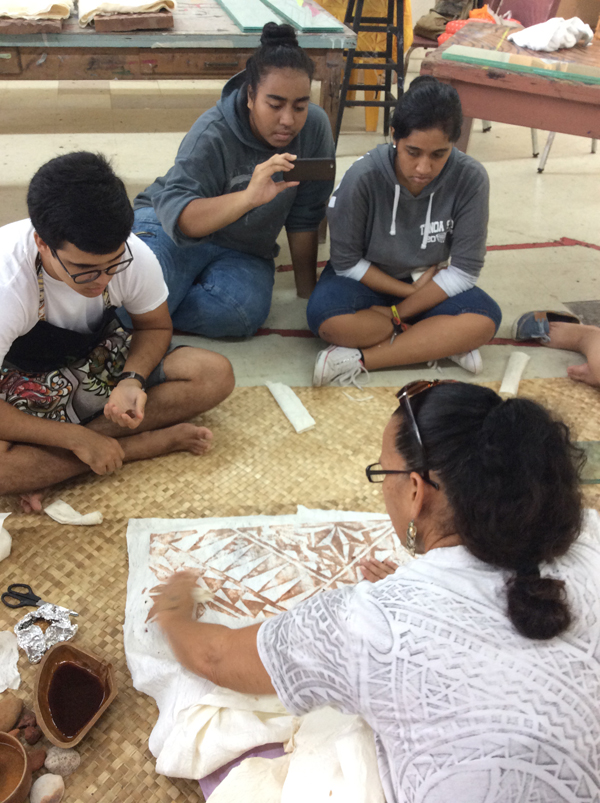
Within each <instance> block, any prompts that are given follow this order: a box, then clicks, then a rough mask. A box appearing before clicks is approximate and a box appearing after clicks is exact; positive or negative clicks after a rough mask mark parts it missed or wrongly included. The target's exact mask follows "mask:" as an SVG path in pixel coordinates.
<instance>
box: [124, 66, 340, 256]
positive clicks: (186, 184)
mask: <svg viewBox="0 0 600 803" xmlns="http://www.w3.org/2000/svg"><path fill="white" fill-rule="evenodd" d="M245 80H246V74H245V72H242V73H238V75H236V76H234V77H233V78H232V79H231V80H230V81H228V82H227V84H226V85H225V87H224V88H223V93H222V95H221V99H220V100H219V101H218V103H217V105H216V106H215V107H214V108H212V109H209V110H208V111H207V112H205V113H204V114H202V115H201V116H200V117H199V118H198V119H197V120H196V122H195V123H194V125H193V126H192V128H191V129H190V131H189V132H188V134H186V136H185V137H184V138H183V141H182V143H181V145H180V146H179V151H178V153H177V158H176V159H175V164H174V165H173V167H172V168H171V169H170V170H169V172H168V173H167V175H166V176H163V177H162V178H157V179H156V181H155V182H154V184H151V185H150V186H149V187H147V188H146V189H145V190H144V191H143V192H141V193H140V194H139V195H138V196H137V198H136V199H135V201H134V208H135V209H140V208H141V207H144V206H153V207H154V210H155V212H156V216H157V217H158V219H159V221H160V223H161V225H162V227H163V229H164V230H165V231H166V232H167V234H168V235H169V236H170V237H171V239H172V240H173V241H174V242H175V243H176V244H177V245H183V246H185V245H194V244H196V243H197V242H199V240H196V239H193V238H191V237H187V236H186V235H184V234H183V233H182V232H181V231H180V230H179V227H178V226H177V221H178V220H179V215H180V214H181V213H182V211H183V210H184V208H185V207H186V206H187V205H188V204H189V203H190V201H193V200H194V199H196V198H215V197H217V196H219V195H226V194H227V193H229V192H237V191H239V190H243V189H245V188H246V187H247V186H248V184H249V182H250V179H251V177H252V172H253V171H254V168H255V167H256V165H257V164H260V163H261V162H266V161H267V159H269V158H270V157H271V156H273V154H274V153H295V154H297V155H298V157H304V158H306V157H323V158H332V157H334V155H335V147H334V144H333V137H332V135H331V126H330V124H329V119H328V118H327V115H326V114H325V112H324V110H323V109H321V108H320V107H319V106H316V105H315V104H313V103H311V104H309V107H308V116H307V118H306V123H305V125H304V127H303V128H302V130H301V131H300V133H299V134H298V136H297V137H296V138H295V139H293V140H292V142H291V143H290V144H289V145H287V146H286V147H285V148H279V149H274V148H271V147H270V146H268V145H263V144H262V143H261V142H259V141H258V140H257V139H256V138H255V136H254V135H253V133H252V131H251V129H250V124H249V121H248V110H247V107H246V92H245V89H244V88H243V85H244V83H245ZM282 178H283V175H282V174H281V173H276V174H275V175H274V176H273V179H274V180H275V181H281V180H282ZM332 189H333V182H329V181H305V182H302V183H301V184H300V185H299V186H298V187H294V188H290V189H288V190H285V191H284V192H281V193H279V195H278V196H277V197H276V198H275V199H274V200H273V201H271V202H270V203H268V204H264V205H263V206H259V207H257V208H256V209H253V210H251V211H250V212H248V213H247V214H245V215H243V216H242V217H241V218H240V219H239V220H236V221H234V222H233V223H230V224H229V226H225V228H223V229H219V231H216V232H213V234H210V235H209V236H208V237H205V238H204V239H205V240H210V241H211V242H213V243H215V244H216V245H220V246H222V247H223V248H233V249H235V250H237V251H242V252H243V253H246V254H254V255H256V256H259V257H263V258H264V259H272V258H273V257H275V256H277V253H278V251H279V249H278V247H277V243H276V242H275V241H276V239H277V237H278V236H279V232H280V231H281V229H282V228H283V227H284V226H285V227H286V229H287V230H288V231H314V230H315V229H317V228H318V227H319V223H320V222H321V220H322V219H323V218H324V217H325V204H326V203H327V199H328V198H329V196H330V194H331V191H332Z"/></svg>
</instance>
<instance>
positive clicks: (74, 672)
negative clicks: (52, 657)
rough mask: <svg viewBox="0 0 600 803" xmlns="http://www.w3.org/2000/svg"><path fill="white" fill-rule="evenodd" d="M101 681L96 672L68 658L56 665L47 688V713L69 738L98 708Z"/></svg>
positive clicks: (100, 699)
mask: <svg viewBox="0 0 600 803" xmlns="http://www.w3.org/2000/svg"><path fill="white" fill-rule="evenodd" d="M105 696H106V694H105V689H104V684H103V683H102V681H101V680H100V678H98V677H97V676H96V675H94V674H93V673H92V672H90V671H89V669H84V668H83V667H82V666H78V665H77V664H75V663H72V662H71V661H65V663H64V664H59V665H58V666H57V667H56V670H55V671H54V674H53V675H52V679H51V680H50V686H49V687H48V707H49V709H50V716H51V717H52V721H53V722H54V724H55V725H56V727H57V728H58V730H59V731H60V732H61V733H62V734H63V736H66V737H67V738H71V737H73V736H76V735H77V734H78V733H79V731H80V730H81V729H82V728H83V726H84V725H87V723H88V722H89V721H90V719H91V718H92V717H93V716H94V714H96V713H97V712H98V711H99V710H100V706H101V705H102V703H103V702H104V698H105Z"/></svg>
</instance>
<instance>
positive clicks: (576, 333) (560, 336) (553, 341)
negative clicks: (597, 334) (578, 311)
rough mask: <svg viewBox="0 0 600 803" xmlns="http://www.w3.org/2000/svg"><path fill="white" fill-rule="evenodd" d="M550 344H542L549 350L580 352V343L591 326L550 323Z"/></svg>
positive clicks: (562, 322)
mask: <svg viewBox="0 0 600 803" xmlns="http://www.w3.org/2000/svg"><path fill="white" fill-rule="evenodd" d="M548 327H549V335H550V342H549V343H544V346H548V348H551V349H565V350H566V351H581V341H582V338H583V337H584V335H585V334H586V333H587V331H588V330H589V329H595V327H591V326H583V325H582V324H580V323H565V322H564V321H550V323H549V325H548Z"/></svg>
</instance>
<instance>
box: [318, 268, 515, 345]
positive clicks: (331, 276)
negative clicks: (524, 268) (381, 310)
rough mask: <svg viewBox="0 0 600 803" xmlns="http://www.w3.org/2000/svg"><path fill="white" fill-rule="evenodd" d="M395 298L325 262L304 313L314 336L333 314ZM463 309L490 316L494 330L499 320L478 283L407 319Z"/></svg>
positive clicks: (457, 312)
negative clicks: (350, 277) (343, 273)
mask: <svg viewBox="0 0 600 803" xmlns="http://www.w3.org/2000/svg"><path fill="white" fill-rule="evenodd" d="M403 281H409V282H410V281H412V280H411V279H410V278H409V279H403ZM398 301H402V299H398V298H396V297H395V296H388V295H386V294H384V293H376V292H375V290H371V289H369V288H368V287H367V286H366V285H364V284H363V283H362V282H357V281H356V280H355V279H346V278H345V277H344V276H337V275H336V273H335V271H334V269H333V268H332V267H331V264H330V263H329V262H328V263H327V265H326V266H325V269H324V270H323V273H322V274H321V278H320V279H319V281H318V282H317V286H316V287H315V289H314V290H313V293H312V295H311V297H310V300H309V302H308V308H307V310H306V317H307V319H308V325H309V327H310V329H311V331H312V332H313V334H315V335H317V336H318V335H319V329H320V328H321V326H322V324H324V323H325V321H327V320H329V318H334V317H335V316H336V315H353V314H354V313H355V312H359V310H361V309H369V307H375V306H379V307H389V306H391V305H392V304H397V303H398ZM466 312H472V313H475V314H476V315H485V316H486V317H487V318H491V319H492V321H493V322H494V324H495V326H496V332H497V331H498V327H499V326H500V322H501V320H502V312H501V310H500V307H499V306H498V304H496V302H495V301H494V299H493V298H491V297H490V296H488V294H487V293H484V291H483V290H480V288H479V287H471V289H470V290H465V291H464V292H463V293H458V295H456V296H452V297H451V298H447V299H446V300H445V301H442V303H441V304H438V305H437V306H436V307H432V308H431V309H428V310H427V311H426V312H422V313H421V314H420V315H416V316H415V317H414V318H411V323H416V322H417V321H423V320H425V318H433V317H434V316H435V315H463V314H464V313H466Z"/></svg>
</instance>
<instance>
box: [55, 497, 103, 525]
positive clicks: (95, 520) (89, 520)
mask: <svg viewBox="0 0 600 803" xmlns="http://www.w3.org/2000/svg"><path fill="white" fill-rule="evenodd" d="M44 513H47V514H48V515H49V516H50V518H51V519H54V521H57V522H58V523H59V524H81V525H84V526H85V525H90V524H102V522H103V520H104V519H103V516H102V513H100V511H99V510H95V511H94V512H93V513H78V512H77V511H76V510H75V509H74V508H72V507H71V505H68V504H67V503H66V502H63V500H62V499H57V500H56V502H52V504H51V505H48V507H45V508H44Z"/></svg>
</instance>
